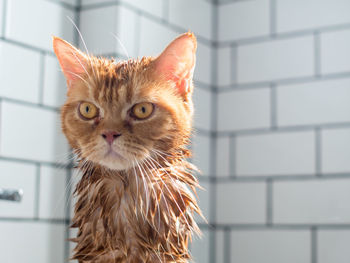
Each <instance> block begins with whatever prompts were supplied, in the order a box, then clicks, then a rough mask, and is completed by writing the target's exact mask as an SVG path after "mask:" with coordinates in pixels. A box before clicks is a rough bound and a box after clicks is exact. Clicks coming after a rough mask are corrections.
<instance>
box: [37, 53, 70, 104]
mask: <svg viewBox="0 0 350 263" xmlns="http://www.w3.org/2000/svg"><path fill="white" fill-rule="evenodd" d="M44 65H45V68H44V90H43V102H42V103H43V104H44V105H47V106H51V107H61V106H62V105H63V103H64V101H65V99H66V92H67V84H66V80H65V78H64V76H63V72H62V71H61V68H60V65H59V64H58V60H57V58H56V57H53V56H45V61H44Z"/></svg>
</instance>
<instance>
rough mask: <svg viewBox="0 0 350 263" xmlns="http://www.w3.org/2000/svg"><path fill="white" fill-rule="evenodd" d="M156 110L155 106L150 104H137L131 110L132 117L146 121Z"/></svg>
mask: <svg viewBox="0 0 350 263" xmlns="http://www.w3.org/2000/svg"><path fill="white" fill-rule="evenodd" d="M153 110H154V105H153V104H152V103H150V102H141V103H138V104H135V105H134V106H133V107H132V108H131V116H132V117H134V118H136V119H139V120H144V119H146V118H148V117H150V116H151V114H152V113H153Z"/></svg>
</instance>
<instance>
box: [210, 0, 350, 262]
mask: <svg viewBox="0 0 350 263" xmlns="http://www.w3.org/2000/svg"><path fill="white" fill-rule="evenodd" d="M226 2H227V1H226ZM349 10H350V2H349V1H342V0H332V1H331V0H322V1H318V0H317V1H316V0H308V1H301V0H259V1H258V0H256V1H231V2H228V3H222V4H217V5H216V15H215V17H214V19H216V20H215V21H214V23H215V24H216V26H217V32H218V35H217V49H216V52H217V59H218V67H217V68H218V71H217V86H216V89H215V94H214V95H213V96H214V97H215V101H216V102H215V105H216V108H215V109H214V111H215V112H216V114H217V115H216V120H217V122H216V128H215V134H216V148H213V149H214V150H215V154H216V164H215V176H214V177H213V178H212V181H214V182H215V183H214V187H212V191H211V192H210V193H211V194H212V195H213V196H212V199H214V200H215V201H214V202H212V203H211V206H210V208H211V209H210V214H211V216H212V217H211V219H212V221H211V223H213V226H214V230H215V236H214V237H212V239H211V242H212V244H214V243H215V244H216V246H210V247H211V253H212V255H211V257H210V258H211V260H210V261H206V262H237V263H239V262H245V263H256V262H261V263H265V262H266V263H268V262H285V263H287V262H298V263H310V262H312V263H316V262H319V263H332V262H337V263H339V262H344V263H345V262H349V261H350V254H349V249H348V244H349V243H350V205H349V204H350V191H349V189H350V103H349V102H350V48H349V47H350V16H349V12H348V11H349ZM213 254H214V255H213Z"/></svg>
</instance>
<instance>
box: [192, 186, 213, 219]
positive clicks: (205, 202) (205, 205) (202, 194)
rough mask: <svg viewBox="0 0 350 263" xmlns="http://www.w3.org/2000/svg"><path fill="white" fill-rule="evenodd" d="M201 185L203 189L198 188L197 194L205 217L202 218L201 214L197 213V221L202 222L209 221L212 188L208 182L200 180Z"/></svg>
mask: <svg viewBox="0 0 350 263" xmlns="http://www.w3.org/2000/svg"><path fill="white" fill-rule="evenodd" d="M200 185H201V187H203V189H198V190H197V194H198V202H199V207H200V208H201V210H202V213H203V216H204V218H202V217H201V216H199V215H197V214H196V215H195V217H196V222H201V223H206V222H208V221H209V215H210V210H209V208H210V205H209V203H210V189H209V187H210V186H209V183H208V182H200Z"/></svg>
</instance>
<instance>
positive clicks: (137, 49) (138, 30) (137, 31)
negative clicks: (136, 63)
mask: <svg viewBox="0 0 350 263" xmlns="http://www.w3.org/2000/svg"><path fill="white" fill-rule="evenodd" d="M141 16H142V15H141V13H140V12H139V13H137V18H136V26H135V42H136V45H135V47H134V48H135V54H137V56H139V55H140V50H141V48H140V46H141V43H140V39H141V30H142V25H141Z"/></svg>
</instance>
